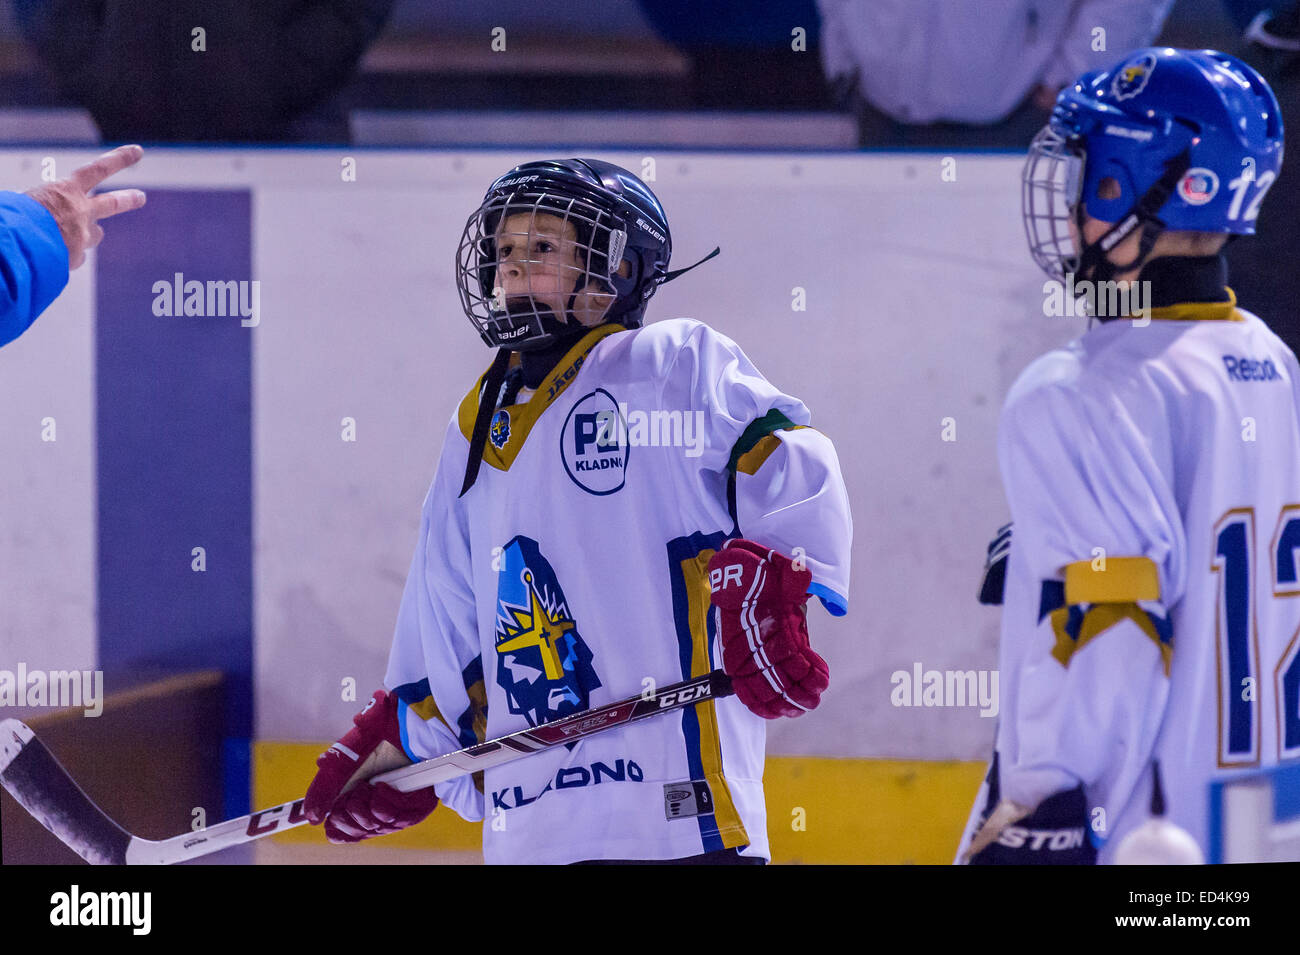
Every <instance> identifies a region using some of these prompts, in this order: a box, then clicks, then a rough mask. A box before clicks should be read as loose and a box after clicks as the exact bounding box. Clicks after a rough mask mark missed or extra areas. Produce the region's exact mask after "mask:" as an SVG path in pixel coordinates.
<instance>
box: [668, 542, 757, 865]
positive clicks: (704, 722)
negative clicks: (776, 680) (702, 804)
mask: <svg viewBox="0 0 1300 955" xmlns="http://www.w3.org/2000/svg"><path fill="white" fill-rule="evenodd" d="M715 553H716V551H714V550H713V549H712V548H706V549H705V550H702V551H700V552H699V553H698V554H697V555H696V556H694V557H692V558H690V559H689V560H684V561H682V579H683V580H685V581H686V603H687V613H688V614H689V615H690V622H691V636H692V638H693V639H692V641H691V679H695V678H696V677H701V676H704V675H705V674H707V673H708V672H709V670H710V667H709V636H708V631H709V627H708V621H709V610H710V607H711V606H712V603H711V600H710V595H709V560H710V559H712V557H713V555H714V554H715ZM695 715H696V718H697V719H698V720H699V724H700V765H701V766H702V767H703V768H704V778H705V781H706V782H708V784H709V791H710V792H711V793H712V794H713V818H714V820H715V821H716V822H717V824H718V837H719V838H720V839H721V840H722V846H723V848H724V849H737V848H740V847H741V846H747V845H749V842H750V840H749V834H748V833H747V832H746V831H745V824H744V822H743V821H741V818H740V812H739V811H738V810H737V809H736V802H735V799H734V798H733V797H732V795H731V789H730V787H728V785H727V777H726V776H725V775H723V769H722V740H721V738H720V737H719V735H718V714H717V709H716V703H715V702H714V701H713V700H709V701H708V702H705V703H697V704H695Z"/></svg>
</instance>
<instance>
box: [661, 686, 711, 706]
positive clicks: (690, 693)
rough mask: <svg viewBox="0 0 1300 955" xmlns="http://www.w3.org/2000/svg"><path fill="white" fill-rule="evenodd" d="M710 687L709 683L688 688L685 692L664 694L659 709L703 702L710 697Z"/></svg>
mask: <svg viewBox="0 0 1300 955" xmlns="http://www.w3.org/2000/svg"><path fill="white" fill-rule="evenodd" d="M709 689H710V687H709V685H708V684H707V683H705V684H702V685H700V686H688V687H687V688H686V689H684V690H675V691H674V692H672V693H664V694H662V695H661V696H660V697H659V708H660V709H663V708H664V707H665V706H672V705H673V704H675V703H690V702H691V701H692V700H702V699H704V698H705V697H706V696H708V695H709Z"/></svg>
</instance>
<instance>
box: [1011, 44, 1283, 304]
mask: <svg viewBox="0 0 1300 955" xmlns="http://www.w3.org/2000/svg"><path fill="white" fill-rule="evenodd" d="M1282 139H1283V136H1282V115H1281V111H1280V110H1279V108H1278V103H1277V98H1276V97H1275V96H1274V95H1273V91H1272V90H1271V89H1270V88H1269V86H1268V83H1267V82H1265V80H1264V78H1263V77H1262V76H1260V75H1259V74H1258V73H1257V72H1255V70H1254V69H1252V68H1251V67H1250V66H1249V65H1247V64H1246V63H1243V62H1242V61H1241V60H1239V59H1237V58H1236V57H1233V56H1229V55H1227V54H1225V53H1219V52H1217V51H1215V50H1176V49H1172V48H1169V47H1164V48H1159V47H1149V48H1147V49H1142V50H1137V51H1135V52H1133V53H1131V54H1129V55H1128V56H1126V57H1125V58H1124V59H1123V60H1121V61H1120V62H1119V63H1117V64H1116V65H1115V66H1113V67H1112V68H1110V69H1108V70H1101V71H1098V72H1093V73H1087V74H1085V75H1084V76H1082V77H1080V78H1079V80H1078V81H1077V82H1076V83H1075V84H1074V85H1073V86H1070V87H1067V88H1066V89H1064V90H1062V91H1061V93H1060V95H1059V96H1058V97H1057V99H1056V107H1055V109H1054V110H1053V111H1052V116H1051V120H1050V122H1049V123H1048V125H1047V126H1045V127H1044V128H1043V130H1042V131H1041V132H1040V133H1039V134H1038V135H1037V136H1036V137H1035V138H1034V141H1033V143H1032V144H1031V145H1030V148H1029V157H1028V160H1027V161H1026V164H1025V169H1024V175H1023V182H1022V202H1023V215H1024V221H1025V232H1026V236H1027V238H1028V240H1029V249H1030V253H1031V255H1033V257H1034V261H1035V262H1037V263H1038V265H1039V266H1040V267H1042V268H1043V270H1044V271H1046V272H1047V273H1048V274H1049V275H1051V276H1053V277H1055V278H1064V276H1065V274H1066V273H1070V272H1076V273H1081V274H1082V275H1083V276H1085V277H1093V278H1099V279H1105V278H1108V277H1109V276H1110V275H1113V274H1114V273H1115V272H1116V271H1126V270H1128V269H1132V268H1139V267H1140V266H1141V264H1142V263H1143V262H1144V261H1145V259H1146V257H1147V255H1148V254H1149V253H1150V251H1151V246H1152V245H1153V244H1154V243H1155V240H1156V238H1157V236H1158V235H1159V234H1160V232H1161V231H1164V230H1177V231H1190V232H1222V233H1227V234H1232V235H1249V234H1252V233H1254V231H1255V218H1256V216H1257V215H1258V214H1259V206H1260V203H1261V201H1262V200H1263V198H1264V194H1265V193H1266V192H1267V191H1268V188H1269V187H1270V186H1271V185H1272V184H1273V181H1274V180H1275V179H1276V178H1277V175H1278V171H1279V170H1280V169H1281V166H1282ZM1085 213H1086V214H1087V215H1088V216H1091V217H1092V218H1094V219H1098V220H1100V221H1102V222H1107V223H1113V225H1112V226H1111V228H1110V229H1109V230H1108V231H1107V232H1106V233H1105V234H1104V235H1102V236H1101V237H1100V238H1099V239H1098V240H1097V241H1096V242H1093V243H1091V244H1089V245H1087V246H1086V247H1083V245H1084V243H1083V239H1082V235H1083V221H1084V214H1085ZM1072 229H1073V232H1074V235H1072V234H1071V231H1072ZM1135 229H1141V230H1142V240H1141V243H1140V251H1139V253H1138V255H1137V257H1136V258H1135V259H1134V260H1133V261H1132V262H1129V263H1125V264H1121V265H1115V264H1113V263H1111V262H1110V261H1109V260H1108V259H1107V258H1106V253H1107V252H1108V251H1109V250H1111V249H1113V248H1114V247H1115V246H1116V245H1118V244H1119V243H1120V242H1121V241H1123V240H1124V239H1125V238H1126V237H1128V236H1129V235H1130V234H1132V233H1133V231H1134V230H1135ZM1076 236H1077V240H1076Z"/></svg>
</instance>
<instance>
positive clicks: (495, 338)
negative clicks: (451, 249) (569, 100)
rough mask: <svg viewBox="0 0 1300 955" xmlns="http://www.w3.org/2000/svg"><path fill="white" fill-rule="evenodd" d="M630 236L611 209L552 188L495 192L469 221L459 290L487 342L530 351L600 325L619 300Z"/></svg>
mask: <svg viewBox="0 0 1300 955" xmlns="http://www.w3.org/2000/svg"><path fill="white" fill-rule="evenodd" d="M626 242H627V233H626V232H625V231H623V230H622V229H619V228H616V227H615V222H614V220H613V217H612V216H611V215H610V213H609V212H607V211H606V210H604V209H602V208H601V207H600V206H598V205H596V204H595V203H593V202H590V201H587V200H584V199H582V198H579V197H576V196H571V195H564V194H559V193H555V192H548V191H547V190H546V189H545V187H544V186H543V187H539V188H536V189H522V190H515V191H512V192H509V193H496V194H492V195H489V196H488V198H487V199H486V200H485V201H484V202H483V204H482V205H481V206H480V207H479V208H478V209H477V210H476V211H475V212H474V213H473V214H472V215H471V216H470V217H469V220H468V221H467V222H466V223H465V231H464V232H463V233H462V235H461V239H460V246H459V248H458V249H457V252H456V285H457V288H458V289H459V291H460V298H461V305H462V307H463V308H464V309H465V314H466V315H467V316H468V317H469V320H470V322H472V323H473V325H474V327H475V328H477V329H478V331H479V334H480V335H481V336H482V338H483V340H484V341H485V342H487V344H488V345H490V346H492V347H495V348H510V349H512V350H516V351H518V350H527V349H528V348H536V347H540V346H543V345H545V344H547V343H549V342H550V341H553V340H554V339H555V338H556V337H557V336H558V335H560V334H563V332H564V331H566V326H567V327H568V328H573V327H574V326H578V325H584V326H589V325H592V324H598V323H599V322H600V321H602V320H603V319H604V316H605V315H606V314H607V313H608V312H609V310H610V308H611V307H613V305H614V304H615V301H616V299H617V298H618V296H619V290H618V289H617V288H616V286H615V282H616V281H617V276H616V272H617V269H618V265H619V262H620V260H621V259H622V255H623V250H624V247H625V245H626Z"/></svg>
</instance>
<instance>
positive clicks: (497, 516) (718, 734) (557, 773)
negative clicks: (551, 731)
mask: <svg viewBox="0 0 1300 955" xmlns="http://www.w3.org/2000/svg"><path fill="white" fill-rule="evenodd" d="M481 387H482V379H480V382H479V384H478V385H476V386H475V388H473V389H471V391H470V393H469V394H467V395H466V397H465V399H464V401H463V403H462V405H461V407H460V410H459V412H458V413H457V415H456V416H454V417H453V419H452V421H451V424H450V426H449V428H448V431H447V435H446V439H445V441H444V444H443V449H442V455H441V458H440V460H439V463H438V469H437V473H436V475H435V477H434V479H433V484H432V486H431V487H430V489H429V493H428V496H427V497H426V499H425V502H424V509H423V519H422V522H421V527H420V537H419V541H418V544H417V546H416V551H415V556H414V559H413V561H412V564H411V570H410V574H409V576H408V578H407V582H406V589H405V592H404V594H403V598H402V604H401V608H400V611H399V615H398V621H397V628H396V634H395V637H394V641H393V648H392V653H391V656H390V659H389V666H388V673H387V676H386V678H385V683H386V685H387V686H388V687H389V688H390V689H392V690H394V691H395V692H396V693H397V695H398V696H399V698H400V699H401V700H402V707H401V712H402V723H403V743H404V746H405V748H406V750H407V755H408V756H410V757H411V758H412V759H424V758H428V757H432V756H437V755H441V754H443V753H446V752H450V751H453V750H457V749H461V748H464V747H466V746H471V745H473V744H475V743H476V742H480V741H482V740H484V739H491V738H494V737H498V736H501V735H504V734H506V733H510V732H513V731H515V730H519V729H524V728H527V727H528V726H532V725H537V724H539V723H542V722H547V721H550V720H553V719H556V718H559V717H561V716H565V715H568V714H570V713H573V712H576V711H579V710H585V709H588V708H590V707H593V706H599V705H602V704H604V703H609V702H612V701H615V700H618V699H622V698H625V697H630V696H634V695H637V694H638V693H641V692H643V691H644V690H645V689H646V688H647V687H649V686H651V685H654V686H666V685H668V684H670V683H674V682H677V681H680V680H683V679H686V678H688V677H694V676H699V675H702V674H704V673H707V672H708V671H709V670H711V669H713V668H715V667H717V666H719V665H720V660H721V655H720V651H719V649H718V647H717V646H715V643H716V635H715V632H714V631H715V622H714V620H715V615H714V614H712V613H710V612H709V588H708V582H707V579H706V568H707V565H708V561H709V558H710V556H712V554H713V553H714V552H715V550H716V549H717V548H718V547H720V546H721V545H722V543H723V542H724V540H726V539H727V538H728V537H730V536H734V533H733V530H734V528H735V527H736V526H737V525H738V528H739V532H740V534H742V535H743V536H748V537H752V538H753V539H756V540H758V541H761V542H763V543H765V544H767V545H769V546H771V547H774V548H776V549H778V550H781V551H783V552H785V553H787V554H791V553H794V552H795V548H801V550H800V551H799V553H801V554H803V556H804V559H805V561H806V562H807V565H808V567H809V569H810V570H811V571H812V574H813V580H814V583H813V587H812V588H811V592H813V593H815V594H817V595H818V596H820V597H821V598H822V600H823V602H824V603H825V604H826V605H827V606H828V608H829V609H831V610H832V612H834V613H843V612H844V610H845V608H846V606H847V604H846V601H847V596H848V572H849V542H850V539H851V524H850V518H849V511H848V499H847V494H846V492H845V489H844V485H843V481H842V479H841V477H840V473H839V465H838V461H837V460H836V456H835V452H834V449H833V447H832V446H831V444H830V441H829V440H828V439H827V438H825V437H824V436H823V435H821V434H820V433H818V432H817V431H815V430H813V429H811V428H808V427H806V425H807V424H808V422H809V414H808V410H807V409H806V408H805V407H804V405H803V404H802V403H801V402H799V401H798V400H797V399H795V398H792V397H790V396H788V395H785V394H783V393H781V392H780V391H778V390H777V389H776V388H774V387H773V386H772V385H770V384H769V383H768V382H767V381H766V380H764V378H763V377H762V376H761V375H760V374H759V373H758V371H757V370H756V369H755V368H754V366H753V365H752V364H751V363H750V362H749V361H748V359H747V358H746V357H745V355H744V354H743V353H742V352H741V351H740V349H739V348H738V347H737V346H736V345H735V344H734V343H733V342H731V341H730V340H729V339H727V338H725V337H724V336H722V335H720V334H718V333H717V332H714V331H712V330H711V329H710V328H708V327H707V326H706V325H703V324H701V323H699V322H695V321H690V320H686V319H679V320H675V321H664V322H659V323H656V324H652V325H649V326H647V327H645V328H641V329H638V330H635V331H628V330H624V329H622V328H621V327H619V326H615V325H605V326H601V327H599V328H596V329H593V330H592V331H591V332H589V333H588V334H587V335H586V336H585V337H584V338H582V340H581V341H580V342H578V343H577V344H576V345H575V346H574V347H573V348H572V349H571V350H570V351H569V352H568V354H567V355H566V356H565V357H564V358H562V359H561V360H560V362H559V363H558V364H557V366H556V368H555V370H554V372H553V373H552V375H551V377H550V379H549V380H547V381H545V382H543V383H542V384H541V386H540V387H539V388H538V389H537V390H536V391H535V392H532V393H530V394H529V397H528V400H526V401H520V402H518V403H515V404H512V405H510V406H507V407H502V408H498V409H497V410H496V411H495V413H494V415H493V418H492V422H491V428H490V439H489V441H488V443H487V446H486V447H485V450H484V460H483V467H482V468H481V470H480V472H479V475H478V478H477V481H476V482H475V484H474V486H473V487H472V488H471V489H470V490H469V491H468V492H467V493H466V494H465V495H464V496H463V497H460V496H458V495H459V494H460V490H461V483H462V479H463V477H464V474H465V464H466V459H467V456H468V451H469V435H470V434H471V432H472V429H473V423H474V418H475V413H476V410H477V406H478V395H479V390H480V389H481ZM521 393H522V392H521ZM732 473H734V474H735V490H734V508H735V521H733V516H732V511H731V509H730V507H729V496H728V484H729V475H730V474H732ZM813 631H814V644H815V643H816V628H815V627H814V628H813ZM651 681H653V684H652V683H651ZM764 740H765V727H764V721H763V720H762V719H761V718H759V717H757V716H754V715H753V714H751V713H750V712H749V711H748V710H747V709H745V707H744V706H743V705H741V704H740V703H739V701H737V700H736V699H735V698H734V697H731V698H725V699H721V700H716V701H709V702H706V703H701V704H697V705H695V706H693V707H689V708H687V709H685V710H683V711H681V712H678V713H673V714H666V715H664V716H662V717H654V718H652V719H648V720H645V721H642V722H639V723H636V724H634V725H631V726H628V727H625V728H623V729H615V730H611V731H609V732H606V733H603V734H599V735H596V736H593V737H590V738H587V739H584V740H580V741H578V742H577V743H575V744H572V746H571V747H570V748H565V747H557V748H556V749H554V750H550V751H546V752H541V753H538V754H536V755H533V756H529V757H527V758H525V759H521V760H517V761H515V762H513V763H510V764H508V765H505V766H500V767H496V768H493V769H489V770H487V771H486V772H485V773H483V774H482V777H483V778H481V779H473V778H461V779H458V780H453V781H450V782H447V783H442V784H439V785H438V787H437V792H438V796H439V798H440V799H441V800H442V801H443V802H444V803H446V804H447V805H448V806H450V807H451V808H452V809H454V810H455V811H456V812H458V813H459V814H460V815H461V816H463V817H464V818H465V819H467V820H471V821H475V820H480V819H485V820H486V821H485V824H484V827H483V850H484V857H485V859H486V861H487V862H489V863H568V862H575V861H581V860H588V859H673V858H682V857H687V856H693V855H699V854H701V853H704V852H710V851H716V850H720V849H724V848H736V849H740V850H741V851H742V854H744V855H756V856H761V857H764V858H766V857H768V856H769V852H768V843H767V832H766V816H765V808H764V802H763V787H762V778H763V751H764ZM684 782H697V783H698V782H703V783H705V784H707V787H708V794H707V795H706V796H705V797H704V798H701V799H698V800H694V801H687V803H686V804H685V805H683V804H682V803H681V797H680V792H681V791H682V786H681V784H682V783H684ZM689 788H690V787H688V789H689ZM668 793H676V794H678V795H676V796H675V797H674V799H672V800H670V799H669V798H668V795H667V794H668ZM674 801H675V802H677V803H678V804H677V805H676V806H672V805H670V803H672V802H674Z"/></svg>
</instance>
